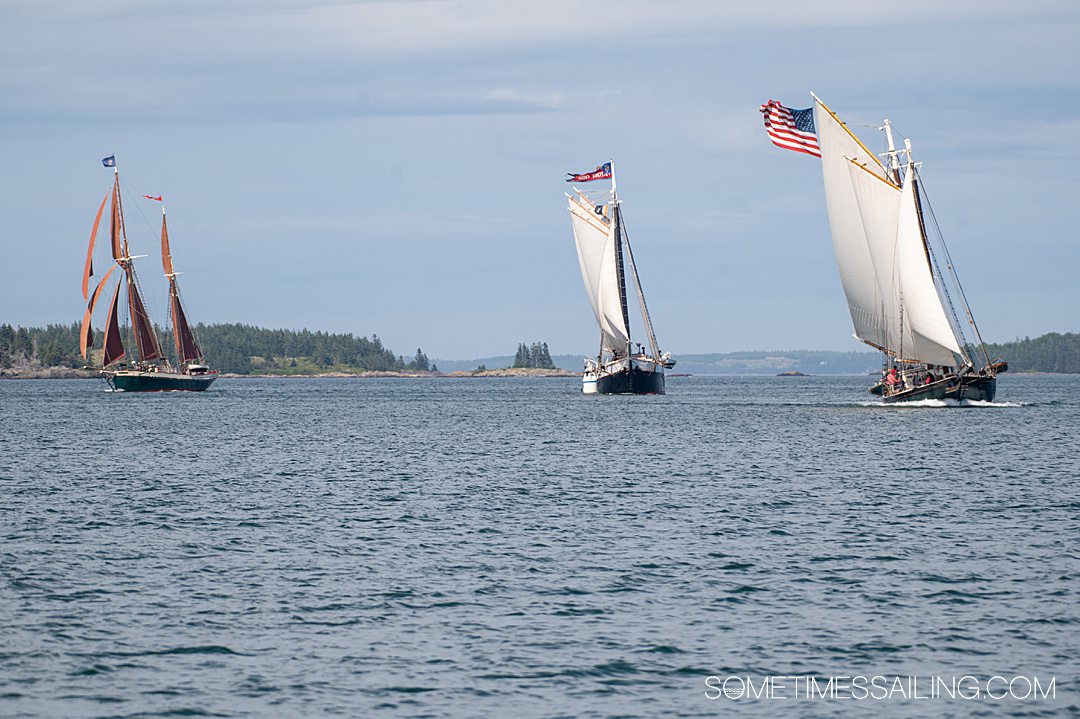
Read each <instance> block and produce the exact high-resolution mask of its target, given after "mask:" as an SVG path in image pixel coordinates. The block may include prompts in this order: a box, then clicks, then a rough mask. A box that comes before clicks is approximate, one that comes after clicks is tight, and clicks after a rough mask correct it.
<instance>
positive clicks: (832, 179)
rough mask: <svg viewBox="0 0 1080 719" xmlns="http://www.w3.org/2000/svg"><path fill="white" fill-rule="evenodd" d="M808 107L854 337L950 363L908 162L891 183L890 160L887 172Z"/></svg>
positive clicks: (955, 346)
mask: <svg viewBox="0 0 1080 719" xmlns="http://www.w3.org/2000/svg"><path fill="white" fill-rule="evenodd" d="M815 101H816V104H815V121H816V122H817V123H818V124H817V130H818V139H819V142H820V145H821V159H822V166H823V172H824V176H825V198H826V202H827V206H828V212H829V226H830V228H831V230H832V236H833V247H834V249H835V251H836V261H837V265H838V266H839V267H840V277H841V281H842V282H843V285H844V292H845V293H846V295H847V298H848V305H849V307H850V308H851V318H852V321H853V323H854V325H855V334H856V336H857V337H858V338H859V339H861V340H862V341H864V342H866V343H867V344H870V345H873V346H874V347H877V348H879V349H882V350H884V351H885V352H888V353H889V354H892V355H894V356H895V357H897V358H898V359H900V360H904V361H909V362H921V363H924V364H934V365H955V364H956V363H957V356H958V355H959V356H960V357H964V352H963V351H962V350H961V342H960V341H959V339H958V338H957V336H956V332H955V331H954V330H953V327H952V325H951V324H950V322H949V319H948V316H947V314H946V312H945V308H944V306H943V304H942V302H941V296H940V295H939V293H938V287H937V284H936V282H935V279H934V272H933V268H932V265H931V261H930V256H929V252H928V250H927V244H926V238H925V235H924V232H923V227H922V222H921V221H920V214H919V213H920V210H919V205H918V196H917V188H916V184H915V183H916V180H915V172H914V166H913V165H912V163H911V158H910V156H909V157H908V166H907V168H906V171H905V173H904V178H903V181H902V184H897V183H898V182H900V180H899V166H898V165H897V164H896V162H895V161H894V162H893V168H895V169H893V170H891V171H890V170H888V169H886V168H885V167H884V166H883V165H882V164H881V162H880V161H879V160H878V158H877V157H875V156H874V155H873V154H872V153H870V152H869V150H867V149H866V146H865V145H863V144H862V143H861V142H860V141H859V139H858V138H857V137H855V135H854V134H852V133H851V132H850V131H849V130H848V129H847V127H846V126H845V125H844V124H843V123H842V122H840V120H839V118H837V117H836V115H835V114H834V113H833V112H832V111H831V110H829V109H828V108H827V107H826V106H825V104H824V103H822V102H821V100H819V99H817V98H815ZM890 143H891V135H890ZM890 152H892V149H891V144H890ZM909 155H910V153H909ZM891 156H892V157H894V158H895V152H892V155H891ZM841 170H842V171H843V174H841Z"/></svg>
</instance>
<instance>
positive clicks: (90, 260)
mask: <svg viewBox="0 0 1080 719" xmlns="http://www.w3.org/2000/svg"><path fill="white" fill-rule="evenodd" d="M108 201H109V193H108V192H106V193H105V197H103V198H102V199H101V207H99V208H98V211H97V215H96V216H95V217H94V226H93V227H92V228H91V229H90V246H89V247H88V248H87V249H86V266H85V267H83V278H82V296H83V299H84V300H85V299H87V298H88V290H89V289H90V278H91V277H92V276H93V275H94V240H96V239H97V231H98V225H100V224H101V213H103V212H104V211H105V203H106V202H108Z"/></svg>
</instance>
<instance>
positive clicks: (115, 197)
mask: <svg viewBox="0 0 1080 719" xmlns="http://www.w3.org/2000/svg"><path fill="white" fill-rule="evenodd" d="M122 231H123V230H122V229H121V222H120V176H119V175H117V176H116V180H114V181H113V189H112V221H111V222H110V225H109V240H110V241H111V243H112V256H113V259H114V260H117V261H119V260H120V259H121V258H123V257H124V251H123V249H121V247H120V235H121V233H122Z"/></svg>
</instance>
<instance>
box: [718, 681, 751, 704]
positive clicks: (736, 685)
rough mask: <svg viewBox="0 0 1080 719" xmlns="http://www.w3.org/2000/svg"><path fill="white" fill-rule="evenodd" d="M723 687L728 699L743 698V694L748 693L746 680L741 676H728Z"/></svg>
mask: <svg viewBox="0 0 1080 719" xmlns="http://www.w3.org/2000/svg"><path fill="white" fill-rule="evenodd" d="M722 688H723V690H724V696H726V697H727V698H728V699H742V696H743V694H745V693H746V682H744V681H743V680H742V679H741V678H740V677H728V678H727V679H725V680H724V684H723V686H722Z"/></svg>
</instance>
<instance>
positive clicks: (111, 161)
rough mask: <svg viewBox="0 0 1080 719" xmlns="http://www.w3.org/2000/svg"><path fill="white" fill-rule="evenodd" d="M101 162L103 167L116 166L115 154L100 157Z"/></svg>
mask: <svg viewBox="0 0 1080 719" xmlns="http://www.w3.org/2000/svg"><path fill="white" fill-rule="evenodd" d="M101 164H102V165H105V167H116V155H109V156H108V157H103V158H101Z"/></svg>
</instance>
